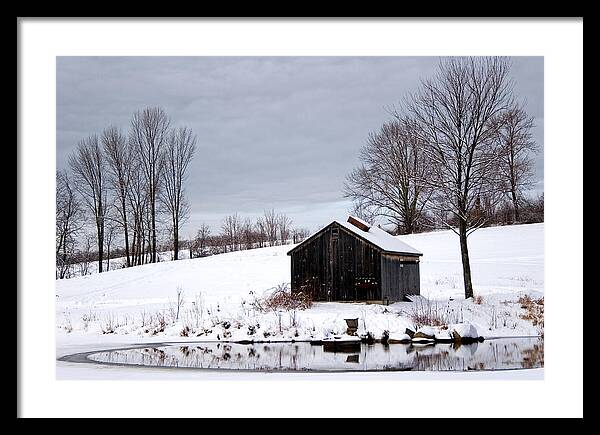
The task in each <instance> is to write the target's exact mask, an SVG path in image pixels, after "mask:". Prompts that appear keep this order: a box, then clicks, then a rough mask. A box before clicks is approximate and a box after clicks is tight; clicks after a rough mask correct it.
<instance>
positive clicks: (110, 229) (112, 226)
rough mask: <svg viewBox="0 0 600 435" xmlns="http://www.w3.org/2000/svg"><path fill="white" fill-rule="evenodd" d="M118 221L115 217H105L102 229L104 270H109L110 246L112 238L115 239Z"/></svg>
mask: <svg viewBox="0 0 600 435" xmlns="http://www.w3.org/2000/svg"><path fill="white" fill-rule="evenodd" d="M120 225H121V224H120V222H119V221H118V220H116V219H107V220H106V228H105V230H104V235H105V237H104V239H105V243H106V270H107V271H109V270H110V255H111V252H110V248H111V246H112V244H113V240H114V239H115V235H116V234H117V228H118V227H119V226H120Z"/></svg>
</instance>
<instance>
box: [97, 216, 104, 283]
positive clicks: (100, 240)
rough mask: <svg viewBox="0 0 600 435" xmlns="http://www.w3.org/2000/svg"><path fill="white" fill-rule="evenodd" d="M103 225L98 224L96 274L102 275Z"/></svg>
mask: <svg viewBox="0 0 600 435" xmlns="http://www.w3.org/2000/svg"><path fill="white" fill-rule="evenodd" d="M102 226H103V224H101V223H100V222H99V223H98V273H102V263H103V261H104V228H102Z"/></svg>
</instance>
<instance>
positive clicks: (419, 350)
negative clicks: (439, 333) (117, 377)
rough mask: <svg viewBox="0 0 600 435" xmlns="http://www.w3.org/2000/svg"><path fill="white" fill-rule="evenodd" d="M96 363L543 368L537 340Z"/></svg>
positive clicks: (234, 350) (129, 352)
mask: <svg viewBox="0 0 600 435" xmlns="http://www.w3.org/2000/svg"><path fill="white" fill-rule="evenodd" d="M89 358H90V359H91V360H93V361H97V362H106V363H115V364H133V365H143V366H151V367H190V368H203V369H234V370H235V369H237V370H261V371H306V370H321V371H345V370H348V371H384V370H418V371H424V370H436V371H464V370H501V369H521V368H537V367H543V366H544V342H543V340H542V339H538V338H518V339H498V340H487V341H484V342H483V343H473V344H467V345H460V344H435V345H433V344H428V345H415V344H392V345H389V346H386V345H383V344H372V345H367V344H362V345H360V347H358V348H357V349H356V350H354V351H353V352H352V353H351V354H349V352H348V351H345V352H331V351H325V350H324V349H323V346H314V345H311V344H309V343H268V344H250V345H247V344H235V343H224V344H223V343H201V344H198V343H194V344H187V345H176V346H175V345H173V346H160V347H151V346H148V347H138V348H133V349H125V350H112V351H105V352H98V353H94V354H91V355H90V356H89Z"/></svg>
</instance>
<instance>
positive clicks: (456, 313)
mask: <svg viewBox="0 0 600 435" xmlns="http://www.w3.org/2000/svg"><path fill="white" fill-rule="evenodd" d="M410 318H411V320H412V321H413V323H414V325H415V327H416V328H417V329H418V328H420V327H421V326H438V327H440V328H441V329H446V328H448V325H449V324H451V323H461V322H462V321H463V315H462V307H459V308H458V309H455V308H453V307H451V306H450V302H448V304H447V305H446V306H439V305H438V304H437V302H435V303H432V302H431V301H430V300H427V299H425V300H424V301H422V300H418V301H417V302H415V303H414V305H413V308H412V312H411V313H410Z"/></svg>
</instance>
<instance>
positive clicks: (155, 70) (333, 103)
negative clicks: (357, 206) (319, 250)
mask: <svg viewBox="0 0 600 435" xmlns="http://www.w3.org/2000/svg"><path fill="white" fill-rule="evenodd" d="M512 61H513V66H512V70H511V74H512V78H513V79H514V81H515V93H516V95H517V97H519V98H520V99H522V100H524V101H525V102H526V107H527V110H528V112H529V114H530V115H532V116H534V117H535V123H536V127H535V130H534V137H535V140H536V141H537V142H538V143H539V144H540V145H541V152H540V153H539V155H538V156H537V157H536V165H535V176H536V179H537V180H538V184H537V190H539V191H543V175H544V172H543V160H544V155H543V126H544V103H543V95H544V93H543V90H544V84H543V81H544V79H543V58H542V57H515V58H512ZM438 62H439V58H434V57H241V58H240V57H59V58H57V61H56V67H57V167H58V169H62V168H65V167H66V166H67V159H68V156H69V154H70V153H71V152H72V151H73V149H74V148H75V146H76V145H77V142H78V141H79V140H80V139H82V138H83V137H85V136H87V135H89V134H92V133H100V132H101V131H102V130H103V129H104V128H105V127H106V126H108V125H110V124H114V125H116V126H119V127H122V128H123V130H124V131H126V130H127V128H128V126H129V122H130V119H131V115H132V114H133V112H134V111H136V110H139V109H141V108H144V107H146V106H162V107H163V108H164V109H165V110H166V111H167V113H168V114H169V115H170V117H171V121H172V125H174V126H180V125H181V126H183V125H185V126H188V127H191V128H192V129H193V131H194V133H195V134H196V135H197V137H198V143H197V149H196V156H195V158H194V161H193V163H192V164H191V166H190V168H189V179H188V183H187V187H186V191H187V196H188V198H189V201H190V204H191V216H190V219H189V221H188V223H186V225H185V226H184V228H183V232H182V233H183V234H182V236H184V237H187V236H189V235H191V234H192V233H195V231H196V229H197V227H198V226H199V224H200V223H202V222H207V223H208V224H209V225H211V227H212V228H213V230H214V231H216V230H217V229H218V228H219V225H220V221H221V219H222V218H223V217H224V216H225V215H227V214H231V213H233V212H238V213H239V214H241V215H244V216H252V217H254V216H256V215H258V214H261V213H262V211H263V210H264V209H265V208H271V207H272V208H275V210H276V211H278V212H285V213H287V214H288V215H289V216H290V217H291V218H292V219H293V221H294V224H295V225H297V226H302V227H306V228H308V229H309V230H311V231H312V230H315V229H316V228H317V227H319V226H321V225H325V224H328V223H329V222H330V221H331V220H333V219H334V218H343V217H344V215H345V214H346V212H347V210H348V209H349V207H350V204H349V202H348V201H347V200H345V199H344V198H343V196H342V186H343V182H344V177H345V176H346V174H347V173H348V172H349V171H350V170H351V169H352V168H353V167H354V166H356V165H357V163H358V160H357V154H358V150H359V149H360V147H361V146H362V145H363V144H364V142H365V139H366V137H367V135H368V133H369V132H370V131H374V130H376V129H378V127H380V126H381V124H382V123H383V122H384V121H386V120H387V119H389V115H388V113H387V112H386V107H389V106H391V105H393V104H396V103H398V102H399V101H400V100H401V99H402V97H403V96H404V95H406V94H407V93H408V92H411V91H413V90H415V89H416V87H417V86H418V84H419V80H420V79H421V78H424V77H427V76H429V75H431V74H432V73H433V72H434V71H435V68H436V66H437V64H438Z"/></svg>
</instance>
